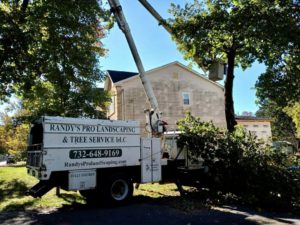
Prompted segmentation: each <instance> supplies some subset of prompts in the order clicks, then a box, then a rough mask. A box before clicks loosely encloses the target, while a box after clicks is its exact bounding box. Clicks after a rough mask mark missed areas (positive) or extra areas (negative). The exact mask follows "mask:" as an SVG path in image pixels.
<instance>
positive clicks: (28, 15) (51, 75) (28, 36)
mask: <svg viewBox="0 0 300 225" xmlns="http://www.w3.org/2000/svg"><path fill="white" fill-rule="evenodd" d="M106 19H107V11H105V10H103V8H102V3H101V1H97V0H88V1H59V0H54V1H46V0H38V1H28V0H23V1H9V0H5V1H1V3H0V20H1V21H2V22H1V25H0V26H1V29H0V99H2V100H3V99H5V98H6V97H7V96H10V95H11V94H12V93H15V94H17V95H18V96H19V97H20V98H22V99H23V100H24V105H23V107H25V108H26V109H28V110H31V111H32V114H33V115H37V116H39V115H42V114H50V115H53V114H55V115H65V116H89V117H102V116H103V115H102V114H100V115H99V112H96V111H95V110H94V109H95V108H96V107H97V106H102V107H103V106H104V102H105V101H104V100H106V97H107V96H106V94H105V93H104V92H99V90H98V92H97V89H96V84H97V82H100V81H102V79H103V77H104V74H103V72H101V71H100V69H99V68H100V66H99V60H100V57H101V56H103V55H104V54H105V49H104V48H103V46H102V44H101V38H103V37H104V35H105V27H104V24H103V22H104V21H105V20H106ZM47 105H49V106H48V107H46V106H47Z"/></svg>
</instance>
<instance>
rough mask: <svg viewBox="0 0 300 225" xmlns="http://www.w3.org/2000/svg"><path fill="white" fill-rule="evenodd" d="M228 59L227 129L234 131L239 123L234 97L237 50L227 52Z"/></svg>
mask: <svg viewBox="0 0 300 225" xmlns="http://www.w3.org/2000/svg"><path fill="white" fill-rule="evenodd" d="M227 59H228V65H227V66H228V67H227V75H226V80H225V92H224V96H225V116H226V123H227V129H228V131H229V132H233V131H234V126H235V125H236V124H237V122H236V121H235V114H234V103H233V97H232V89H233V80H234V60H235V50H230V51H229V52H228V53H227Z"/></svg>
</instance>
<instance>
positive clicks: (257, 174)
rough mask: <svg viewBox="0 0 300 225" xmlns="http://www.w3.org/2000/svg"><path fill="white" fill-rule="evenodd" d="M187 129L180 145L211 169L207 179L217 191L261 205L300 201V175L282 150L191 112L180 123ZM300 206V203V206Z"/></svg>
mask: <svg viewBox="0 0 300 225" xmlns="http://www.w3.org/2000/svg"><path fill="white" fill-rule="evenodd" d="M179 127H180V129H181V130H182V131H183V132H182V134H181V135H180V137H179V140H178V145H179V146H180V147H184V148H186V149H187V150H188V151H189V153H191V154H190V155H191V157H193V158H196V159H197V158H199V157H201V158H202V159H203V160H204V166H207V167H208V168H209V172H208V173H207V174H206V178H205V182H206V185H208V187H209V188H210V189H211V190H212V191H214V192H218V191H221V192H223V193H232V194H234V195H236V196H238V198H240V199H241V201H244V202H247V203H248V204H253V205H255V206H259V207H262V206H264V207H270V208H273V209H275V208H276V209H278V208H281V209H289V208H292V207H294V206H295V205H297V204H299V203H300V199H299V195H298V193H299V191H300V190H299V189H300V186H299V185H300V183H299V180H298V179H296V178H299V176H300V174H299V173H298V172H297V171H294V172H291V171H288V169H287V167H288V165H289V162H290V161H289V159H288V157H287V155H285V154H283V153H281V152H280V151H275V150H273V149H272V148H271V147H270V146H268V145H266V144H265V143H261V142H259V141H258V140H256V138H255V137H253V136H251V134H250V133H249V134H247V133H246V132H245V130H244V129H243V128H241V127H236V129H235V131H234V132H233V133H229V132H228V131H223V130H220V129H219V128H217V127H215V126H214V125H213V123H212V122H203V121H201V120H200V119H199V118H194V117H192V116H191V115H187V117H186V118H185V119H184V120H181V121H180V122H179ZM298 206H299V205H298Z"/></svg>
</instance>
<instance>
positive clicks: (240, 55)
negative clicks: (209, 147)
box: [169, 0, 299, 132]
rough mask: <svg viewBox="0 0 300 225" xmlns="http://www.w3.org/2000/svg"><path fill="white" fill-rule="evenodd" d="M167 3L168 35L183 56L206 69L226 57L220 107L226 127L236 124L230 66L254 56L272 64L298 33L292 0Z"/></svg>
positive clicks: (279, 57)
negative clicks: (169, 34) (171, 15)
mask: <svg viewBox="0 0 300 225" xmlns="http://www.w3.org/2000/svg"><path fill="white" fill-rule="evenodd" d="M203 2H204V3H199V2H198V1H197V0H195V1H194V3H193V4H186V5H185V7H184V8H181V7H179V6H175V5H173V6H172V9H171V13H172V14H173V16H174V19H170V20H169V24H170V27H171V29H172V31H173V38H174V39H175V41H176V42H177V44H178V48H179V50H181V51H182V52H183V53H184V55H185V57H186V58H187V59H192V60H193V61H194V62H196V63H197V64H198V65H199V66H200V67H201V68H204V69H206V70H207V69H209V67H210V64H211V63H212V62H213V61H223V62H227V64H228V67H227V76H226V80H225V113H226V121H227V128H228V130H229V131H230V132H232V131H233V130H234V126H235V124H236V122H235V118H234V106H233V99H232V87H233V80H234V67H235V66H237V65H240V66H241V67H242V68H246V67H248V66H250V65H251V64H252V63H253V62H254V61H255V60H258V61H260V62H265V63H266V64H268V65H273V64H274V63H275V62H277V61H278V60H280V59H281V57H282V56H283V55H284V54H285V53H286V52H287V51H289V50H290V49H292V48H293V46H294V45H293V44H294V43H295V42H296V41H297V40H298V39H299V38H298V37H299V29H298V16H299V11H298V8H297V4H298V3H297V1H296V2H294V1H262V0H259V1H243V0H234V1H233V0H232V1H230V0H206V1H203Z"/></svg>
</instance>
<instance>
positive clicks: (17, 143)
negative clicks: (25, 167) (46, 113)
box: [0, 113, 29, 160]
mask: <svg viewBox="0 0 300 225" xmlns="http://www.w3.org/2000/svg"><path fill="white" fill-rule="evenodd" d="M0 116H1V120H2V122H3V125H1V126H0V150H1V152H0V153H2V154H8V155H12V156H14V158H15V159H16V160H22V159H24V158H25V157H26V149H27V139H28V132H29V124H26V123H23V124H15V121H14V120H13V118H12V117H11V116H9V115H8V114H7V113H1V115H0Z"/></svg>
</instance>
